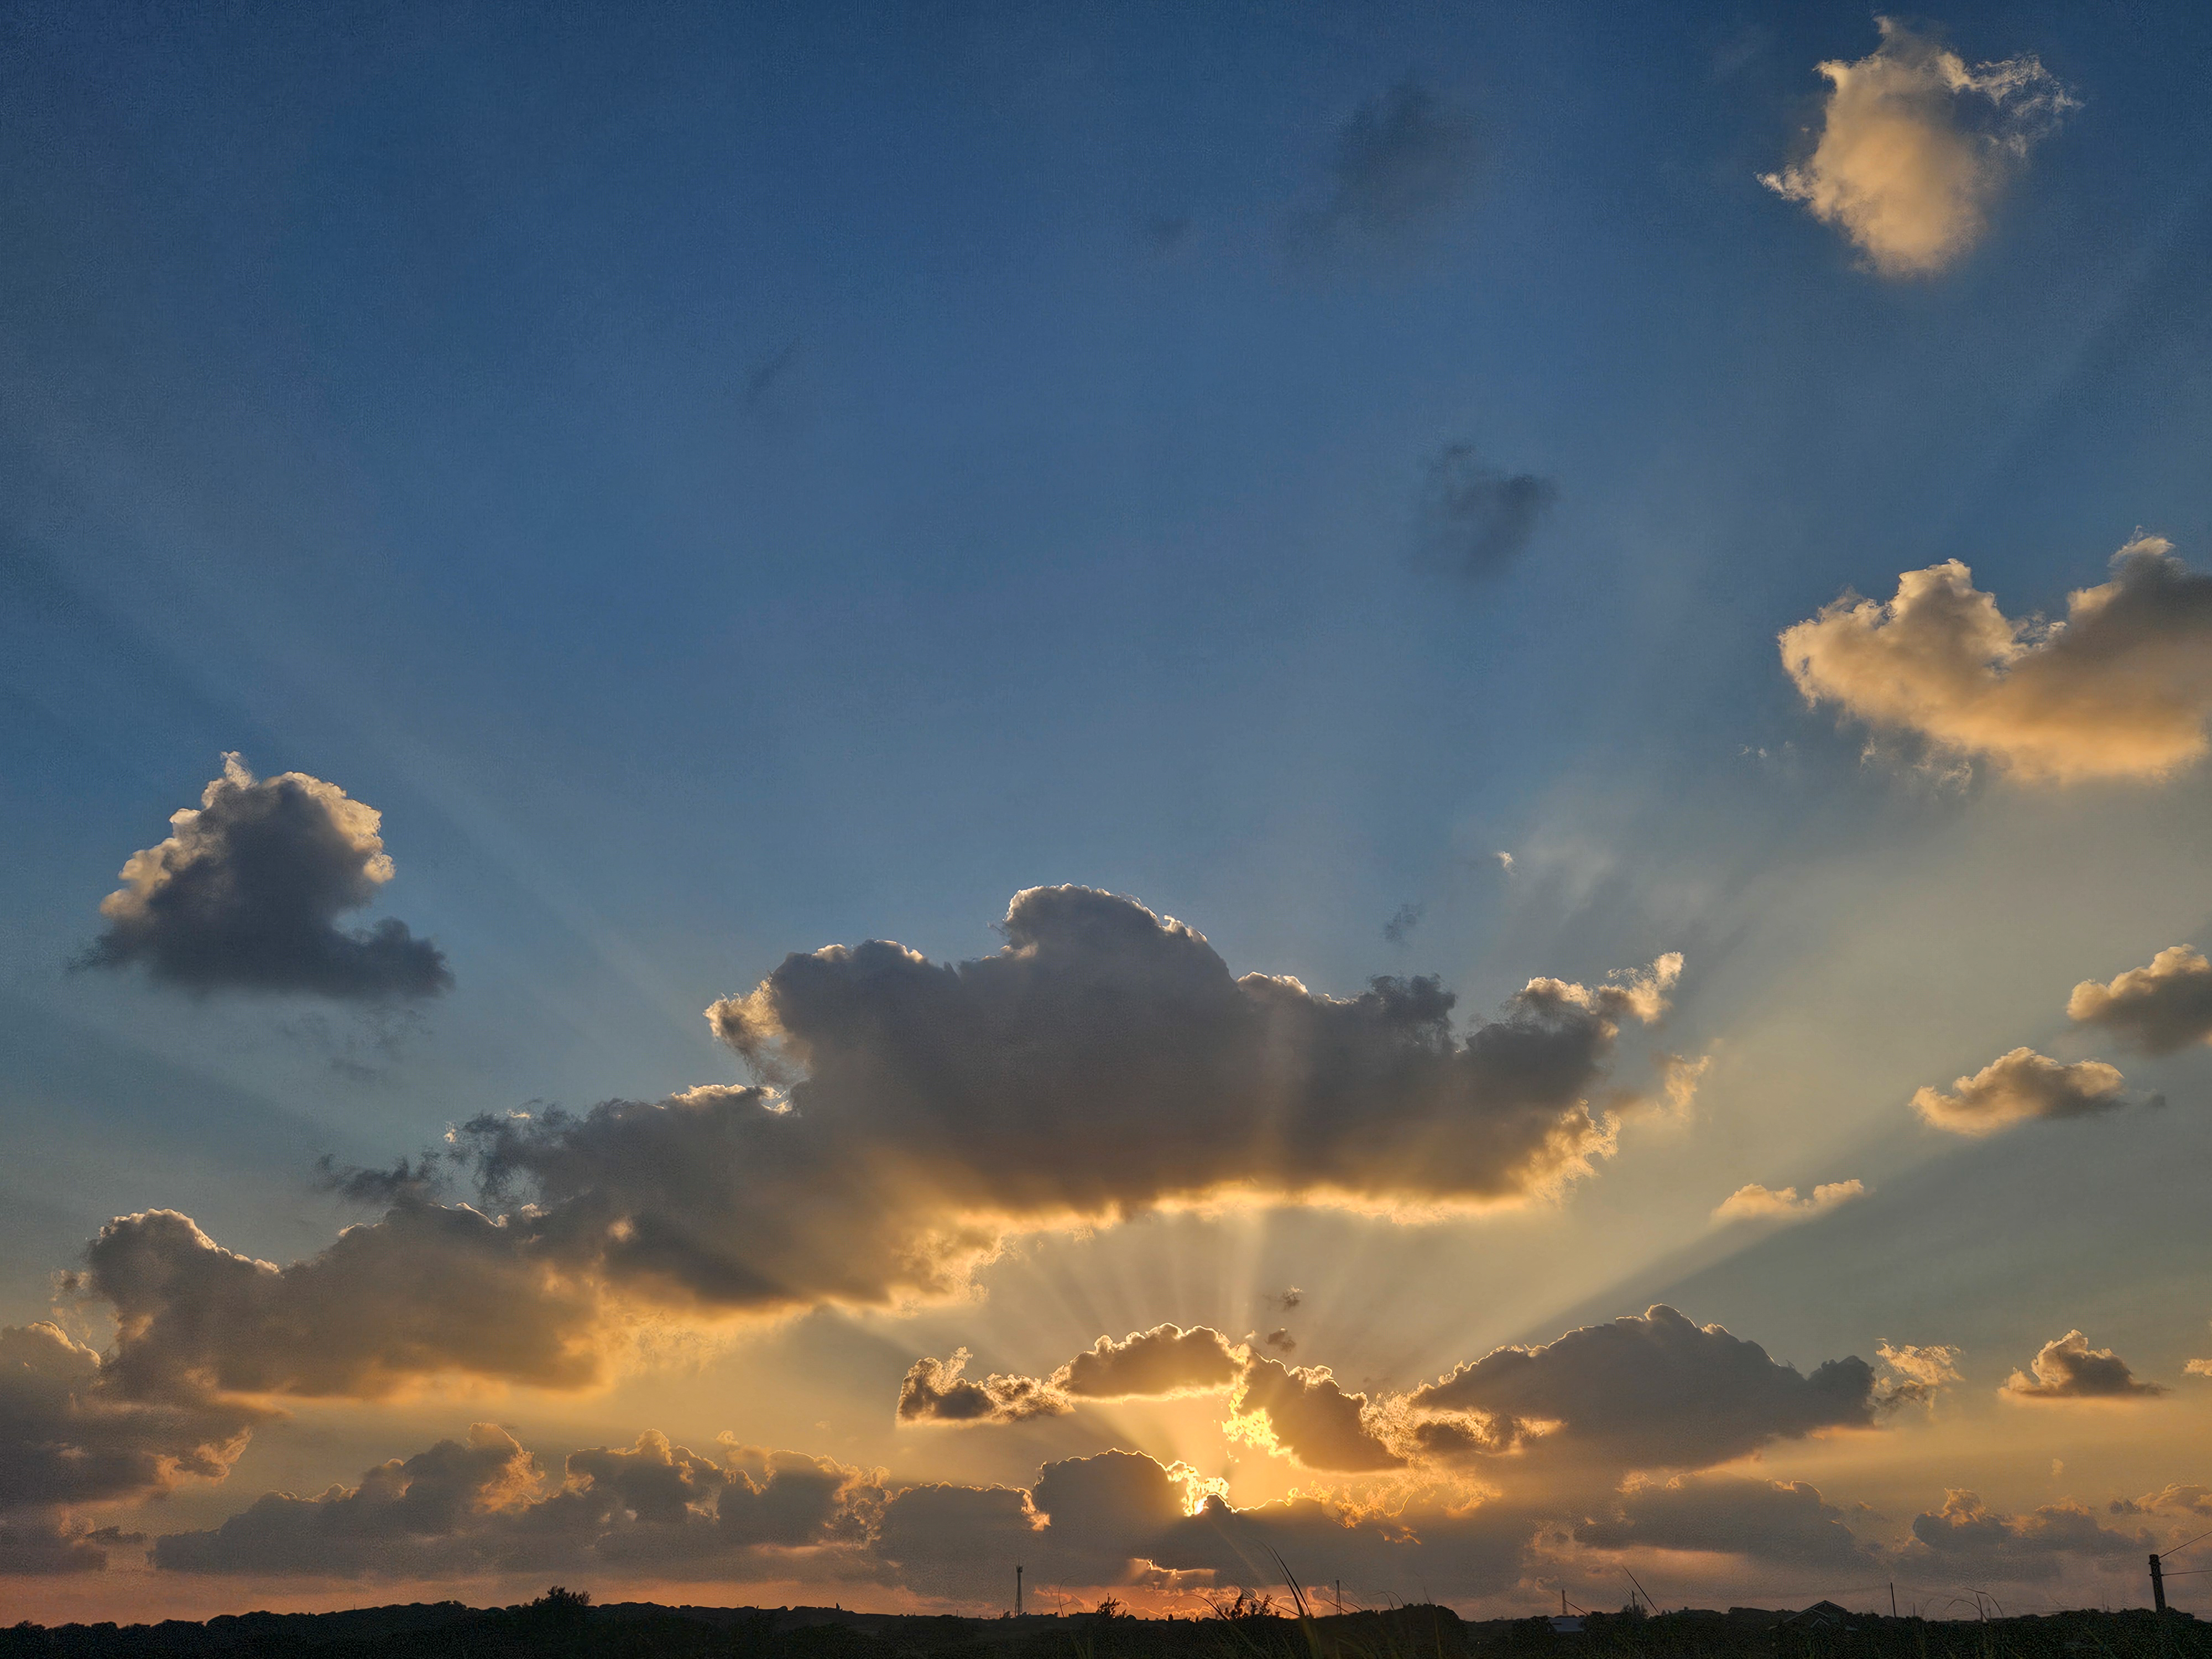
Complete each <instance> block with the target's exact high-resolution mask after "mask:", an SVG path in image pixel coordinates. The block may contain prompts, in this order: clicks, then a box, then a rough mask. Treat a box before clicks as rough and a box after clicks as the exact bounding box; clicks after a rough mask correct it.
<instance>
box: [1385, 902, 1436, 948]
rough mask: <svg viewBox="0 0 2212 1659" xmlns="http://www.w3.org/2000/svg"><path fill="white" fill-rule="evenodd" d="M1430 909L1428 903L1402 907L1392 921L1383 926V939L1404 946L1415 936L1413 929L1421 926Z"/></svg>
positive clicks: (1403, 905)
mask: <svg viewBox="0 0 2212 1659" xmlns="http://www.w3.org/2000/svg"><path fill="white" fill-rule="evenodd" d="M1428 908H1429V907H1428V905H1427V904H1426V903H1420V904H1415V903H1413V902H1410V901H1409V902H1407V903H1404V904H1401V905H1400V906H1399V907H1398V908H1397V910H1396V911H1395V913H1394V914H1393V915H1391V917H1390V920H1389V921H1386V922H1384V923H1383V938H1384V939H1388V940H1389V941H1390V943H1391V944H1393V945H1403V944H1404V943H1405V942H1406V941H1407V939H1411V938H1412V937H1413V929H1415V928H1416V927H1419V926H1420V925H1421V917H1422V916H1423V915H1425V913H1426V912H1427V910H1428Z"/></svg>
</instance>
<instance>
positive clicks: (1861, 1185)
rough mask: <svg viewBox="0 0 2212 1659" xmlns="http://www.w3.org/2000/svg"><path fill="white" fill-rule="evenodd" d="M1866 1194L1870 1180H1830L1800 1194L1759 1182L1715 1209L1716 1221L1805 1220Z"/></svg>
mask: <svg viewBox="0 0 2212 1659" xmlns="http://www.w3.org/2000/svg"><path fill="white" fill-rule="evenodd" d="M1865 1196H1866V1183H1865V1182H1861V1181H1829V1182H1822V1183H1821V1184H1820V1186H1818V1187H1815V1188H1813V1191H1812V1193H1811V1194H1810V1195H1809V1196H1808V1197H1804V1198H1800V1197H1799V1196H1798V1195H1797V1189H1796V1188H1795V1187H1779V1188H1778V1187H1762V1186H1760V1185H1759V1183H1758V1182H1752V1183H1750V1184H1749V1185H1748V1186H1743V1187H1739V1188H1736V1189H1735V1191H1734V1192H1732V1193H1730V1194H1729V1195H1728V1196H1727V1197H1726V1198H1724V1199H1723V1200H1721V1202H1720V1204H1719V1206H1717V1208H1716V1209H1715V1210H1714V1211H1713V1219H1714V1220H1716V1221H1751V1220H1762V1219H1766V1218H1775V1217H1779V1218H1784V1219H1789V1220H1802V1219H1803V1218H1805V1217H1807V1216H1814V1215H1818V1214H1820V1212H1822V1211H1823V1210H1832V1209H1834V1208H1835V1207H1836V1206H1838V1204H1848V1203H1850V1201H1851V1200H1853V1199H1855V1198H1863V1197H1865Z"/></svg>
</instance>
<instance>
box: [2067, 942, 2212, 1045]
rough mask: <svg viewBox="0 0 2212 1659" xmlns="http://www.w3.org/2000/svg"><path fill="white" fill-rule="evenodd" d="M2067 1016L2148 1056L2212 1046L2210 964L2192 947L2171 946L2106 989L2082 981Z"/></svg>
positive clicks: (2087, 980) (2090, 980)
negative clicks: (2108, 1033)
mask: <svg viewBox="0 0 2212 1659" xmlns="http://www.w3.org/2000/svg"><path fill="white" fill-rule="evenodd" d="M2066 1015H2067V1018H2069V1019H2075V1020H2079V1021H2081V1023H2082V1024H2085V1025H2101V1026H2103V1027H2104V1028H2105V1029H2106V1030H2108V1031H2112V1032H2116V1033H2117V1034H2118V1036H2121V1037H2122V1038H2124V1040H2125V1041H2127V1042H2131V1043H2133V1044H2134V1045H2135V1046H2136V1048H2141V1049H2142V1050H2143V1051H2144V1052H2145V1053H2147V1054H2172V1053H2173V1052H2174V1051H2175V1050H2176V1049H2178V1048H2187V1047H2188V1046H2189V1045H2190V1044H2191V1043H2192V1042H2212V962H2208V961H2206V960H2205V958H2204V954H2203V951H2198V950H2197V949H2196V948H2195V947H2194V946H2191V945H2168V946H2166V949H2165V950H2163V951H2160V952H2159V953H2158V954H2157V955H2156V956H2154V957H2152V958H2151V959H2150V966H2149V967H2148V968H2130V969H2128V971H2127V972H2125V973H2124V974H2121V975H2117V976H2116V977H2115V978H2114V979H2113V981H2112V983H2111V984H2109V985H2100V984H2098V983H2097V981H2095V980H2093V979H2085V980H2083V981H2081V983H2080V984H2079V985H2077V986H2075V987H2074V994H2073V995H2072V996H2070V997H2069V998H2068V999H2067V1000H2066Z"/></svg>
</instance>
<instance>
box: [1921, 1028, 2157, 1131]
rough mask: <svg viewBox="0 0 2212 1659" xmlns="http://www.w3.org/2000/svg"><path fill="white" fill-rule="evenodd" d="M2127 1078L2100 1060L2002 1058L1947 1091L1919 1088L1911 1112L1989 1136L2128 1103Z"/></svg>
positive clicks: (2016, 1054) (2028, 1051) (2021, 1053)
mask: <svg viewBox="0 0 2212 1659" xmlns="http://www.w3.org/2000/svg"><path fill="white" fill-rule="evenodd" d="M2125 1082H2126V1079H2124V1078H2123V1077H2122V1076H2121V1075H2120V1073H2119V1070H2118V1067H2117V1066H2108V1065H2106V1063H2105V1062H2104V1061H2103V1060H2075V1062H2074V1063H2073V1064H2072V1065H2070V1066H2069V1065H2065V1064H2062V1063H2061V1062H2060V1061H2058V1060H2052V1059H2051V1058H2050V1057H2049V1056H2048V1055H2046V1054H2037V1053H2036V1052H2035V1050H2034V1049H2033V1048H2015V1049H2014V1050H2013V1051H2012V1052H2011V1053H2010V1054H2000V1055H1999V1056H1998V1057H1997V1058H1996V1059H1995V1060H1991V1061H1990V1063H1989V1064H1988V1065H1986V1066H1983V1067H1982V1069H1981V1070H1980V1071H1978V1072H1977V1073H1974V1074H1973V1076H1972V1077H1962V1078H1960V1079H1958V1080H1957V1081H1955V1082H1954V1083H1953V1084H1952V1085H1951V1092H1950V1093H1949V1094H1945V1093H1944V1092H1943V1091H1942V1090H1940V1089H1933V1088H1926V1087H1923V1088H1921V1089H1918V1090H1917V1091H1914V1093H1913V1096H1912V1109H1913V1110H1914V1111H1916V1112H1917V1113H1919V1114H1920V1115H1921V1117H1922V1118H1923V1120H1924V1121H1926V1122H1928V1123H1929V1125H1930V1126H1932V1127H1936V1128H1938V1129H1948V1130H1949V1131H1950V1132H1951V1133H1954V1134H1961V1135H1990V1134H1995V1133H1996V1132H1997V1131H1998V1130H2000V1129H2008V1128H2010V1127H2012V1126H2013V1125H2014V1124H2015V1123H2025V1122H2027V1121H2029V1120H2030V1119H2031V1118H2045V1117H2094V1116H2096V1115H2098V1114H2100V1113H2102V1112H2109V1111H2112V1110H2114V1109H2116V1108H2118V1107H2121V1106H2124V1105H2126V1104H2127V1097H2126V1096H2125V1095H2124V1094H2122V1093H2121V1092H2120V1091H2121V1089H2122V1087H2123V1086H2124V1084H2125Z"/></svg>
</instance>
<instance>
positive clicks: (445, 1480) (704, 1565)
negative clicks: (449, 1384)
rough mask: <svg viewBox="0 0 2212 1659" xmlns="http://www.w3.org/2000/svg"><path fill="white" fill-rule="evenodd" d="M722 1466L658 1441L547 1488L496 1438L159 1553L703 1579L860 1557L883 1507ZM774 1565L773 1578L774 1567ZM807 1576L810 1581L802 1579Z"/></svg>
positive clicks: (769, 1467) (864, 1486) (305, 1566)
mask: <svg viewBox="0 0 2212 1659" xmlns="http://www.w3.org/2000/svg"><path fill="white" fill-rule="evenodd" d="M723 1449H724V1452H725V1454H726V1455H725V1458H724V1460H723V1461H720V1462H718V1461H717V1460H715V1459H714V1458H712V1457H708V1456H706V1455H702V1454H699V1453H696V1452H693V1451H690V1450H689V1449H686V1448H684V1447H682V1446H678V1445H675V1444H673V1443H671V1442H670V1440H669V1439H668V1437H667V1436H665V1435H664V1434H661V1433H659V1432H658V1431H647V1433H645V1434H643V1435H641V1436H640V1437H639V1438H638V1440H637V1443H636V1444H635V1446H633V1447H629V1448H627V1449H610V1448H604V1447H602V1448H598V1449H591V1450H585V1451H576V1452H571V1453H570V1454H569V1455H568V1458H567V1459H566V1461H565V1463H564V1466H563V1470H562V1478H561V1479H560V1480H557V1481H549V1480H547V1479H546V1478H545V1475H544V1470H543V1469H542V1468H541V1467H540V1466H539V1464H538V1461H537V1460H536V1459H535V1458H534V1457H532V1455H531V1454H530V1453H529V1451H528V1450H526V1449H525V1448H524V1447H523V1445H522V1444H521V1443H520V1442H519V1441H517V1440H516V1439H515V1438H514V1437H513V1435H512V1434H511V1433H509V1432H508V1431H507V1430H506V1429H504V1428H501V1427H500V1426H499V1425H496V1424H491V1423H478V1424H477V1425H473V1426H472V1427H471V1429H470V1431H469V1433H468V1436H467V1438H466V1439H465V1441H456V1440H441V1441H440V1442H439V1443H437V1444H435V1445H434V1446H432V1447H430V1448H429V1449H427V1450H425V1451H422V1452H418V1453H416V1455H413V1456H412V1457H409V1458H405V1459H400V1458H393V1459H392V1460H391V1461H390V1462H386V1463H383V1464H380V1465H379V1466H377V1467H376V1468H372V1469H369V1470H368V1471H366V1472H365V1473H364V1474H362V1477H361V1479H360V1480H359V1482H358V1484H356V1485H355V1486H333V1487H331V1488H330V1489H329V1490H328V1491H326V1492H323V1493H321V1494H319V1496H316V1497H313V1498H298V1497H295V1496H293V1495H291V1494H289V1493H286V1492H270V1493H267V1494H265V1495H264V1496H263V1497H261V1498H258V1499H256V1500H255V1501H254V1503H253V1504H251V1505H250V1506H249V1507H247V1508H246V1509H245V1510H240V1512H239V1513H238V1514H236V1515H234V1516H230V1517H229V1518H228V1520H226V1521H224V1522H222V1524H221V1525H220V1526H217V1527H214V1528H209V1529H207V1530H204V1531H197V1532H181V1533H171V1534H167V1535H166V1536H164V1537H161V1538H158V1539H156V1540H155V1543H154V1547H153V1551H152V1560H153V1564H154V1565H155V1567H156V1568H159V1569H161V1570H164V1571H172V1572H192V1573H241V1574H244V1573H251V1574H256V1575H286V1574H309V1575H313V1576H317V1577H356V1578H358V1577H404V1578H432V1579H435V1578H452V1577H473V1576H476V1575H478V1574H482V1573H485V1572H495V1571H510V1572H512V1571H545V1572H559V1571H592V1570H599V1571H613V1570H617V1569H621V1568H625V1567H626V1568H630V1569H633V1570H637V1571H647V1572H650V1573H652V1574H654V1575H657V1576H685V1577H707V1576H715V1575H719V1574H723V1573H727V1572H731V1571H738V1570H742V1568H741V1564H748V1563H750V1564H752V1565H755V1566H756V1567H758V1568H762V1569H763V1573H764V1576H765V1572H766V1571H787V1572H788V1571H793V1565H794V1558H798V1559H801V1560H803V1559H805V1558H807V1557H809V1556H815V1555H820V1554H823V1553H829V1554H832V1555H835V1554H836V1553H839V1552H840V1550H841V1549H842V1548H845V1547H850V1546H853V1545H854V1544H857V1543H858V1542H859V1541H861V1540H863V1539H864V1538H865V1537H866V1532H867V1528H868V1524H869V1521H868V1517H869V1516H871V1515H872V1514H873V1513H874V1511H875V1510H877V1509H878V1508H879V1507H880V1505H881V1503H882V1497H883V1494H882V1492H881V1490H880V1488H879V1487H878V1486H877V1484H876V1483H875V1480H874V1477H872V1476H871V1475H869V1474H866V1473H864V1472H863V1471H860V1470H858V1469H852V1468H845V1467H843V1466H842V1465H839V1464H836V1463H834V1462H829V1460H827V1459H822V1458H813V1457H808V1456H805V1455H802V1454H799V1453H796V1452H767V1451H763V1450H761V1449H758V1448H751V1447H740V1446H738V1445H736V1444H734V1443H731V1442H728V1441H727V1440H725V1442H724V1443H723ZM770 1562H773V1563H774V1564H775V1565H773V1566H769V1565H767V1564H768V1563H770ZM800 1571H804V1569H803V1567H802V1568H801V1569H800Z"/></svg>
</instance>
